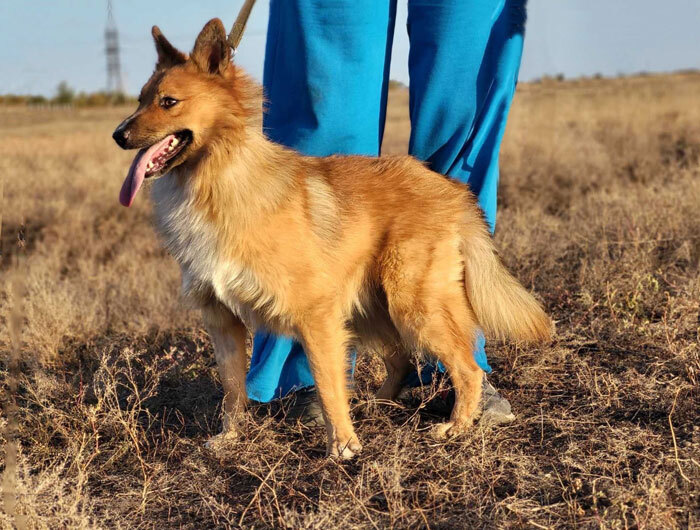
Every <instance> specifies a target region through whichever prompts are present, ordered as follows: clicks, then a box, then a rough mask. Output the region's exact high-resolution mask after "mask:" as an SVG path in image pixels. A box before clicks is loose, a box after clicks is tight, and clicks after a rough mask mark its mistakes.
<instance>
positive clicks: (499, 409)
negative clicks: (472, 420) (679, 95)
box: [479, 376, 515, 425]
mask: <svg viewBox="0 0 700 530" xmlns="http://www.w3.org/2000/svg"><path fill="white" fill-rule="evenodd" d="M480 405H481V418H480V419H479V422H480V423H483V424H485V425H502V424H504V423H510V422H511V421H513V420H515V414H513V412H512V411H511V410H510V402H509V401H508V400H507V399H506V398H504V397H503V396H502V395H501V394H499V392H498V390H496V389H495V388H494V386H493V385H492V384H491V383H489V380H488V379H487V378H486V376H484V380H483V382H482V383H481V404H480Z"/></svg>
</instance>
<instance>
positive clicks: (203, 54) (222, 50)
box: [190, 18, 231, 74]
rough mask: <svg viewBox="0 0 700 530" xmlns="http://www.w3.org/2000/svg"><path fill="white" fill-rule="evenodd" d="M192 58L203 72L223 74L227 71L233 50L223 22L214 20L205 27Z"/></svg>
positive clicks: (195, 45) (195, 44)
mask: <svg viewBox="0 0 700 530" xmlns="http://www.w3.org/2000/svg"><path fill="white" fill-rule="evenodd" d="M190 58H191V59H192V61H193V62H194V63H195V64H196V65H197V66H198V67H199V69H200V70H202V71H203V72H208V73H210V74H223V73H224V72H225V71H226V69H227V68H228V67H229V65H230V64H231V48H229V45H228V42H226V30H225V29H224V24H223V23H222V22H221V20H219V19H218V18H212V19H211V20H210V21H209V22H207V23H206V24H205V25H204V28H202V31H201V32H200V33H199V36H198V37H197V40H196V42H195V43H194V49H193V50H192V53H191V54H190Z"/></svg>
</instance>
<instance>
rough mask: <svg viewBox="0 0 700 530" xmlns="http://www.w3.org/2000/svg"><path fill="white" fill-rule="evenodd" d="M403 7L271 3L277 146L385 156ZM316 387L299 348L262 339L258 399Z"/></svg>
mask: <svg viewBox="0 0 700 530" xmlns="http://www.w3.org/2000/svg"><path fill="white" fill-rule="evenodd" d="M395 7H396V3H395V0H384V1H381V0H346V1H338V0H335V1H332V2H331V1H328V0H272V1H271V3H270V19H269V23H268V35H267V47H266V49H265V69H264V76H263V77H264V79H263V85H264V88H265V95H266V97H267V99H268V101H269V103H268V104H267V113H266V114H265V116H264V122H263V125H264V127H265V130H266V132H267V134H268V136H269V137H270V138H271V139H272V140H273V141H275V142H278V143H281V144H284V145H287V146H289V147H292V148H294V149H297V150H298V151H301V152H302V153H304V154H307V155H316V156H324V155H330V154H334V153H343V154H364V155H377V154H379V146H380V142H381V138H382V135H383V133H384V113H385V110H386V94H387V86H388V79H389V57H390V56H391V42H392V39H393V29H394V17H395ZM313 384H314V381H313V378H312V377H311V371H310V369H309V364H308V362H307V359H306V355H305V354H304V351H303V349H302V348H301V346H300V345H299V344H298V343H296V342H295V341H293V340H292V339H291V338H289V337H279V336H275V335H272V334H270V333H266V332H259V333H257V334H256V336H255V340H254V341H253V356H252V358H251V362H250V370H249V372H248V377H247V380H246V388H247V391H248V396H249V397H250V398H251V399H255V400H257V401H269V400H271V399H274V398H276V397H280V396H284V395H286V394H287V393H288V392H289V391H291V390H295V389H299V388H304V387H308V386H312V385H313Z"/></svg>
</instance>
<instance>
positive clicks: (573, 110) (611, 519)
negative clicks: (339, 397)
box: [0, 75, 700, 528]
mask: <svg viewBox="0 0 700 530" xmlns="http://www.w3.org/2000/svg"><path fill="white" fill-rule="evenodd" d="M406 102H407V96H406V94H405V92H401V91H394V92H393V93H392V98H391V108H390V110H389V113H388V116H389V122H388V124H387V140H386V143H385V148H386V149H385V150H386V151H389V152H400V151H403V150H404V149H405V145H406V135H407V130H408V126H407V121H406V120H407V118H406ZM125 113H126V109H111V108H105V109H99V110H65V109H63V110H36V109H34V110H33V109H23V108H2V109H0V134H1V135H2V142H0V175H2V176H3V179H4V204H3V209H2V245H3V246H2V248H3V260H2V262H1V263H0V274H1V275H2V278H3V280H2V284H1V285H0V316H1V318H2V321H1V325H0V349H1V350H2V352H5V353H7V355H5V356H4V359H3V361H2V363H1V364H0V369H1V370H2V376H1V377H2V380H3V381H4V383H3V402H4V405H5V407H4V414H3V416H2V418H1V419H0V423H1V425H0V427H2V430H3V437H4V438H3V444H4V442H6V441H7V440H8V437H11V438H13V437H15V434H16V439H17V440H18V442H19V446H18V455H17V463H16V465H15V464H14V462H13V458H12V456H13V455H12V450H11V446H10V450H9V452H8V453H7V454H8V455H9V457H10V458H5V453H4V452H3V453H2V456H0V458H2V461H1V463H2V466H3V468H5V469H4V471H5V479H4V481H3V486H4V492H3V493H4V496H3V504H2V507H0V521H1V522H2V525H3V526H4V527H8V528H10V527H12V526H13V525H16V526H18V527H26V528H61V527H85V528H96V527H102V528H104V527H148V528H151V527H153V528H163V527H179V526H182V527H186V528H205V527H215V526H216V527H226V526H239V525H241V526H248V527H250V526H255V527H271V526H275V527H279V526H287V527H310V528H328V527H386V526H392V527H407V526H430V527H434V528H435V527H438V528H439V527H443V528H445V527H474V526H478V527H495V526H498V527H538V528H549V527H572V526H581V527H605V528H629V527H639V528H661V527H671V528H674V527H677V528H688V527H697V525H698V524H700V509H699V508H698V507H699V506H700V487H699V484H700V427H699V426H698V423H699V422H698V411H699V410H700V392H699V390H698V388H700V386H699V383H700V352H699V348H698V343H699V341H700V317H699V313H700V273H699V271H700V208H699V206H700V178H699V177H700V77H698V76H693V75H676V76H660V77H643V78H633V79H623V80H610V81H607V80H597V81H586V82H567V83H545V84H539V85H522V86H521V87H520V88H519V93H518V95H517V97H516V101H515V104H514V108H513V113H512V117H511V120H510V123H509V127H508V131H507V136H506V139H505V143H504V147H503V154H502V184H501V209H500V212H499V221H498V223H499V225H498V230H497V240H498V244H499V247H500V249H501V253H502V255H503V258H504V260H505V261H506V263H507V264H508V265H509V267H510V268H511V270H513V271H514V272H515V274H516V275H517V276H518V277H519V278H520V279H521V280H522V281H523V282H524V283H525V284H526V285H528V286H530V287H532V288H533V289H534V290H535V291H536V292H537V293H538V294H539V295H540V296H541V297H542V299H543V300H544V302H545V305H546V307H547V308H548V310H549V312H550V313H551V314H552V315H553V316H554V317H555V318H556V319H557V320H558V338H557V340H556V341H555V343H554V344H552V345H551V346H550V347H547V348H529V349H521V348H518V347H515V346H510V345H497V344H491V345H490V347H489V348H490V359H491V360H492V364H493V365H494V367H495V374H494V376H493V378H492V379H493V381H494V382H495V383H496V385H497V386H498V387H499V388H500V389H501V390H502V391H503V393H504V394H505V395H506V396H507V397H508V398H509V399H510V400H511V402H512V404H513V407H514V410H515V413H516V414H517V416H518V420H517V421H516V422H515V423H513V424H511V425H508V426H506V427H500V428H481V427H479V428H477V429H475V430H474V431H473V432H472V433H470V434H469V435H467V436H466V437H463V438H460V439H458V440H456V441H452V442H449V443H446V444H437V443H434V442H432V441H431V439H430V438H429V437H428V436H427V435H426V433H425V432H424V430H425V429H426V428H427V427H428V426H429V425H431V424H432V423H434V422H436V421H440V418H438V417H436V416H435V415H432V414H430V413H428V412H426V411H425V410H424V409H420V410H417V409H415V408H410V407H403V406H401V405H395V406H388V405H380V404H377V403H376V402H374V401H373V400H372V399H371V397H370V396H371V392H372V391H374V390H376V388H377V387H378V384H379V382H380V380H381V378H382V375H383V369H382V368H381V362H379V361H378V360H377V359H376V358H374V357H371V356H363V357H361V361H360V368H359V370H358V382H357V387H358V394H359V399H358V401H357V404H356V406H355V408H354V417H355V424H356V426H357V430H358V435H359V436H360V437H361V439H362V441H363V443H364V445H365V452H364V453H363V454H362V456H361V457H360V458H359V459H358V460H356V461H354V462H351V463H348V464H341V463H338V462H334V461H328V460H326V459H324V458H323V451H324V442H323V432H319V431H316V430H311V429H306V428H302V427H299V426H297V425H290V424H287V423H284V422H282V421H280V420H279V419H277V418H276V417H272V416H270V415H269V414H267V411H268V410H267V409H266V408H261V409H259V410H254V411H252V412H251V413H250V414H249V418H248V421H247V425H246V429H245V435H244V436H243V437H242V438H241V439H240V440H238V441H235V442H233V443H232V444H231V445H230V447H229V448H228V450H227V451H226V452H224V453H223V454H221V455H219V456H218V457H214V456H212V455H211V454H209V453H208V452H207V451H206V450H205V449H204V448H203V447H202V444H203V442H204V440H205V439H206V438H207V437H208V436H210V435H212V434H215V433H216V432H218V429H219V428H220V417H219V413H220V410H219V403H220V399H221V389H220V386H219V384H218V381H217V378H216V375H215V374H216V369H215V365H214V359H213V356H212V350H211V345H210V344H209V341H208V338H207V337H206V335H205V333H204V332H203V331H202V330H201V328H200V321H199V318H198V316H197V315H196V314H194V313H192V312H189V311H187V310H186V309H183V308H182V307H181V306H180V305H179V303H178V294H177V293H178V287H179V277H178V271H177V268H176V266H175V264H174V262H173V261H172V260H171V259H170V258H169V257H168V256H167V255H166V254H165V253H164V252H163V251H162V250H160V247H159V245H158V243H157V241H156V239H155V237H154V235H153V230H152V228H151V226H150V223H149V207H148V204H147V201H145V200H143V199H144V198H145V196H142V197H141V199H142V200H139V201H137V205H136V206H135V207H134V208H131V209H129V210H127V209H125V208H122V207H120V206H119V204H118V202H117V196H118V191H119V187H120V185H121V181H122V179H123V177H124V174H125V172H126V169H127V168H128V163H129V159H130V158H131V155H133V153H124V152H121V151H120V150H118V149H117V148H116V146H115V145H114V144H113V142H112V140H111V138H110V133H111V130H112V129H113V127H114V126H115V125H116V124H117V123H118V122H119V120H120V118H121V117H122V115H123V114H125ZM18 235H19V239H20V240H21V241H20V243H21V244H18ZM13 273H18V277H19V278H20V281H19V282H13V284H14V285H15V286H17V285H19V286H20V287H21V286H22V285H23V288H24V294H23V295H21V299H22V302H23V317H24V318H20V319H19V320H16V322H17V323H18V327H19V333H20V335H19V339H20V340H19V344H18V347H19V349H20V351H21V355H20V360H21V362H20V364H19V367H18V368H17V370H15V371H16V372H17V379H18V381H17V383H18V385H19V386H18V390H17V392H14V393H13V392H11V389H12V384H11V383H12V381H9V380H8V377H7V372H8V370H9V369H10V368H11V362H10V360H11V356H10V355H9V352H10V351H11V344H12V342H11V338H10V328H11V327H12V326H11V325H10V324H11V323H12V319H11V313H12V311H13V308H14V310H15V313H16V309H17V306H18V303H17V302H14V303H11V302H10V299H11V298H10V296H11V292H10V291H11V289H10V288H9V285H10V283H11V282H10V281H9V278H10V276H11V275H12V274H13ZM13 292H18V293H20V294H22V289H21V288H19V289H14V291H13ZM428 394H429V391H425V392H424V393H423V395H424V397H425V398H426V399H427V397H428ZM13 399H16V402H17V411H16V418H17V426H16V428H13V427H12V425H10V422H8V412H9V413H10V415H12V406H11V404H12V400H13Z"/></svg>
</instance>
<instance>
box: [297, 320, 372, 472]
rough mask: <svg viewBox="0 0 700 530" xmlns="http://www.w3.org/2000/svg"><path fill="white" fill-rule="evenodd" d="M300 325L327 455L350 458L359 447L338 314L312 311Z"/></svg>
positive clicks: (345, 339)
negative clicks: (321, 420)
mask: <svg viewBox="0 0 700 530" xmlns="http://www.w3.org/2000/svg"><path fill="white" fill-rule="evenodd" d="M306 320H307V321H306V322H305V323H304V324H303V326H300V328H301V332H302V339H303V342H304V346H305V349H306V356H307V358H308V360H309V366H310V368H311V374H312V375H313V378H314V381H315V383H316V389H317V391H318V396H319V398H320V401H321V407H322V409H323V417H324V419H325V421H326V431H327V433H328V447H327V455H328V456H334V457H340V458H342V459H350V458H352V457H353V456H355V455H356V454H358V453H359V452H360V451H362V446H361V445H360V442H359V440H358V439H357V436H355V431H354V429H353V427H352V420H351V419H350V403H349V401H348V392H347V375H346V374H347V366H346V353H347V351H346V350H347V347H348V332H347V329H346V328H345V324H344V319H343V318H342V314H341V313H340V312H339V311H333V310H329V311H314V314H313V315H309V318H307V319H306Z"/></svg>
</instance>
